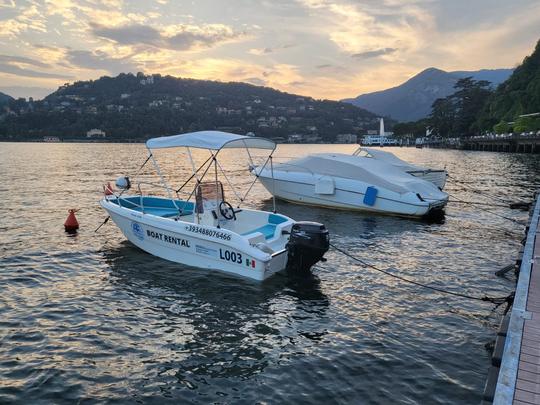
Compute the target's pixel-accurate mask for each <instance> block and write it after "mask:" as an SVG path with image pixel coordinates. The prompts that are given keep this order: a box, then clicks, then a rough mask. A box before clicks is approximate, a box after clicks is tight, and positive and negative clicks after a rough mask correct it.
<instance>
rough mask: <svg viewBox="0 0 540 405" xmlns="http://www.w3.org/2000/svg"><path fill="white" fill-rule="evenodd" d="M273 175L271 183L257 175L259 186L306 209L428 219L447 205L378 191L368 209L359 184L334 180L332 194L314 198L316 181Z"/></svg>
mask: <svg viewBox="0 0 540 405" xmlns="http://www.w3.org/2000/svg"><path fill="white" fill-rule="evenodd" d="M274 174H275V176H274V180H272V178H270V177H266V176H263V175H259V179H260V181H261V183H262V184H263V185H264V187H265V188H266V189H267V190H268V191H269V192H270V193H272V192H273V193H274V195H275V196H276V198H280V199H283V200H286V201H290V202H296V203H300V204H306V205H315V206H320V207H326V208H339V209H345V210H352V211H367V212H376V213H381V214H392V215H401V216H412V217H421V216H425V215H429V214H430V213H431V212H432V211H434V210H440V209H443V208H444V206H445V205H446V202H447V199H443V200H432V201H429V200H425V201H420V200H419V199H418V197H417V196H416V195H414V194H413V193H408V194H411V195H410V196H407V197H405V198H404V197H403V196H400V195H399V194H398V193H388V192H385V191H384V190H379V195H378V197H377V198H376V201H375V203H374V204H373V205H368V204H365V203H364V202H363V201H364V197H365V193H366V188H367V185H366V184H363V183H361V182H355V181H351V180H345V181H342V180H340V179H334V180H335V189H334V192H333V193H332V194H317V193H316V192H315V189H316V187H315V182H316V179H315V178H313V177H312V180H311V181H310V180H309V177H310V176H307V175H303V176H298V177H299V178H297V179H294V180H292V179H287V180H283V179H280V178H279V173H274ZM289 177H290V176H289ZM272 182H274V184H272Z"/></svg>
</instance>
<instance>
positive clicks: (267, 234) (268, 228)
mask: <svg viewBox="0 0 540 405" xmlns="http://www.w3.org/2000/svg"><path fill="white" fill-rule="evenodd" d="M255 232H260V233H262V234H263V235H264V239H270V238H272V237H273V236H274V233H275V232H276V226H275V225H274V224H266V225H263V226H261V227H259V228H257V229H253V230H252V231H249V232H244V233H243V234H242V235H249V234H251V233H255Z"/></svg>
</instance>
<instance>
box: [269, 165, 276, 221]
mask: <svg viewBox="0 0 540 405" xmlns="http://www.w3.org/2000/svg"><path fill="white" fill-rule="evenodd" d="M268 159H270V172H271V173H272V211H273V212H274V214H275V213H276V185H275V179H274V161H273V159H272V154H270V156H268Z"/></svg>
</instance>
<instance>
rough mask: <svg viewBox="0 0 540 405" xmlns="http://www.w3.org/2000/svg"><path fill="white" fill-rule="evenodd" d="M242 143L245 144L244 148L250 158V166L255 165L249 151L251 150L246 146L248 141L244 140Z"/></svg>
mask: <svg viewBox="0 0 540 405" xmlns="http://www.w3.org/2000/svg"><path fill="white" fill-rule="evenodd" d="M242 143H243V144H244V147H245V148H246V152H247V154H248V157H249V164H250V165H253V158H252V157H251V152H250V151H249V148H248V146H247V145H246V141H244V140H243V141H242ZM272 152H273V150H272Z"/></svg>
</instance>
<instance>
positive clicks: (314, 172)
mask: <svg viewBox="0 0 540 405" xmlns="http://www.w3.org/2000/svg"><path fill="white" fill-rule="evenodd" d="M251 172H252V174H254V175H256V176H257V177H258V178H259V179H260V180H261V182H262V184H263V185H264V186H265V187H266V189H267V190H268V191H269V192H270V193H272V194H273V195H274V196H275V197H278V198H281V199H284V200H287V201H291V202H297V203H301V204H309V205H317V206H323V207H335V208H341V209H348V210H360V211H371V212H378V213H386V214H395V215H404V216H424V215H428V214H430V213H431V212H433V211H435V210H441V209H442V208H444V206H445V205H446V203H447V202H448V194H446V193H444V192H442V191H441V190H439V189H438V188H437V187H436V186H435V185H434V184H433V183H430V182H428V181H425V180H422V179H420V178H418V177H414V176H412V175H411V174H409V173H407V172H405V171H403V170H402V169H401V168H398V167H396V166H395V165H392V164H390V163H388V162H386V161H383V160H379V159H365V158H359V157H357V156H353V155H347V154H343V153H320V154H313V155H308V156H306V157H303V158H299V159H293V160H290V161H288V162H286V163H279V164H274V165H272V166H271V167H270V168H267V167H252V168H251ZM272 179H273V181H272Z"/></svg>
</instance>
